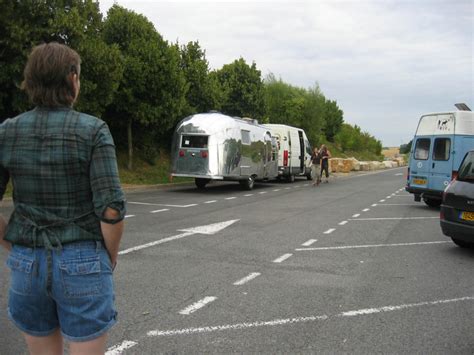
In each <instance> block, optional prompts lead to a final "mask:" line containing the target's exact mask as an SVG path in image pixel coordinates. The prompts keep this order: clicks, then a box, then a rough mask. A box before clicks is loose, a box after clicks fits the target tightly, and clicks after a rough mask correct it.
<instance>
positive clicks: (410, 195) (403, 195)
mask: <svg viewBox="0 0 474 355" xmlns="http://www.w3.org/2000/svg"><path fill="white" fill-rule="evenodd" d="M394 197H413V195H412V194H402V195H395V196H394Z"/></svg>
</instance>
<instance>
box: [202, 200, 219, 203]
mask: <svg viewBox="0 0 474 355" xmlns="http://www.w3.org/2000/svg"><path fill="white" fill-rule="evenodd" d="M214 202H217V200H211V201H206V202H204V203H214Z"/></svg>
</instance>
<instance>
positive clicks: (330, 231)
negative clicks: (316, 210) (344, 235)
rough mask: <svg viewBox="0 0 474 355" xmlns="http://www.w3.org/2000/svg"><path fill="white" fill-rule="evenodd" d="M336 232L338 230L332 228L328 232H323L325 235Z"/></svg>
mask: <svg viewBox="0 0 474 355" xmlns="http://www.w3.org/2000/svg"><path fill="white" fill-rule="evenodd" d="M335 230H336V228H330V229H328V230H327V231H326V232H323V234H331V233H332V232H334V231H335Z"/></svg>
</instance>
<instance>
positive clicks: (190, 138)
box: [181, 135, 209, 149]
mask: <svg viewBox="0 0 474 355" xmlns="http://www.w3.org/2000/svg"><path fill="white" fill-rule="evenodd" d="M208 138H209V137H208V136H201V135H199V136H194V135H183V136H182V138H181V148H201V149H203V148H207V140H208Z"/></svg>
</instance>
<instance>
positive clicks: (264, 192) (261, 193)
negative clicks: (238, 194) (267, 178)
mask: <svg viewBox="0 0 474 355" xmlns="http://www.w3.org/2000/svg"><path fill="white" fill-rule="evenodd" d="M266 193H267V191H261V192H259V194H260V195H263V194H266Z"/></svg>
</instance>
